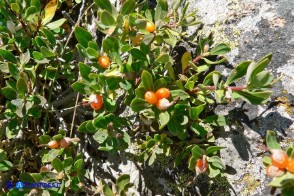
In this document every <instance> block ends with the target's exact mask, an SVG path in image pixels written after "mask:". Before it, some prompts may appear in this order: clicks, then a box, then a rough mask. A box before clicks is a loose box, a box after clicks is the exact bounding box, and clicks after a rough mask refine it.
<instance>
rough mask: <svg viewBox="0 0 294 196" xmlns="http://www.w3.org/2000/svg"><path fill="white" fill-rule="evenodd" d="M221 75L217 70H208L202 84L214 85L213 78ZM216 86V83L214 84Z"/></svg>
mask: <svg viewBox="0 0 294 196" xmlns="http://www.w3.org/2000/svg"><path fill="white" fill-rule="evenodd" d="M220 77H221V73H220V72H218V71H213V72H210V73H209V74H207V76H206V77H205V78H204V80H203V85H205V86H206V85H210V84H214V85H215V78H217V81H218V79H219V78H220ZM215 86H216V85H215Z"/></svg>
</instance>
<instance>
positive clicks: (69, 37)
mask: <svg viewBox="0 0 294 196" xmlns="http://www.w3.org/2000/svg"><path fill="white" fill-rule="evenodd" d="M93 5H95V3H92V4H91V5H89V7H88V8H87V9H86V10H85V11H84V13H83V14H80V16H79V18H78V20H77V22H76V24H75V26H74V28H72V30H71V32H70V34H69V36H68V38H67V41H66V43H65V44H64V49H65V48H66V47H67V45H68V43H69V40H70V39H71V37H72V35H73V33H74V31H75V28H76V27H77V26H78V25H79V23H80V21H81V19H82V17H83V16H84V15H85V14H86V12H87V11H88V10H89V9H90V8H91V7H92V6H93ZM82 9H83V6H82V7H81V10H82Z"/></svg>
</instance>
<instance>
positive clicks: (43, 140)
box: [39, 135, 51, 144]
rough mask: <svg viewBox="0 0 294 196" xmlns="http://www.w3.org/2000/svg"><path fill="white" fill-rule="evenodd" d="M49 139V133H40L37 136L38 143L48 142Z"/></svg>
mask: <svg viewBox="0 0 294 196" xmlns="http://www.w3.org/2000/svg"><path fill="white" fill-rule="evenodd" d="M50 140H51V137H50V136H49V135H41V136H40V137H39V142H40V144H48V143H49V142H50Z"/></svg>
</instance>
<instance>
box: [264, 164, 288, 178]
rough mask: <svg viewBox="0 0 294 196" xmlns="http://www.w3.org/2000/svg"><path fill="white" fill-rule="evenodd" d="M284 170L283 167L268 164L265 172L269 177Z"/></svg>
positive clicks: (282, 172)
mask: <svg viewBox="0 0 294 196" xmlns="http://www.w3.org/2000/svg"><path fill="white" fill-rule="evenodd" d="M284 173H285V172H284V170H283V169H280V168H278V167H276V166H274V165H269V166H267V167H266V174H267V175H268V176H270V177H275V176H281V175H283V174H284Z"/></svg>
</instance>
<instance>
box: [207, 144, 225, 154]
mask: <svg viewBox="0 0 294 196" xmlns="http://www.w3.org/2000/svg"><path fill="white" fill-rule="evenodd" d="M223 148H226V147H223V146H209V147H208V148H207V149H206V152H205V154H206V155H208V156H210V155H215V153H216V152H217V151H219V150H221V149H223Z"/></svg>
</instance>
